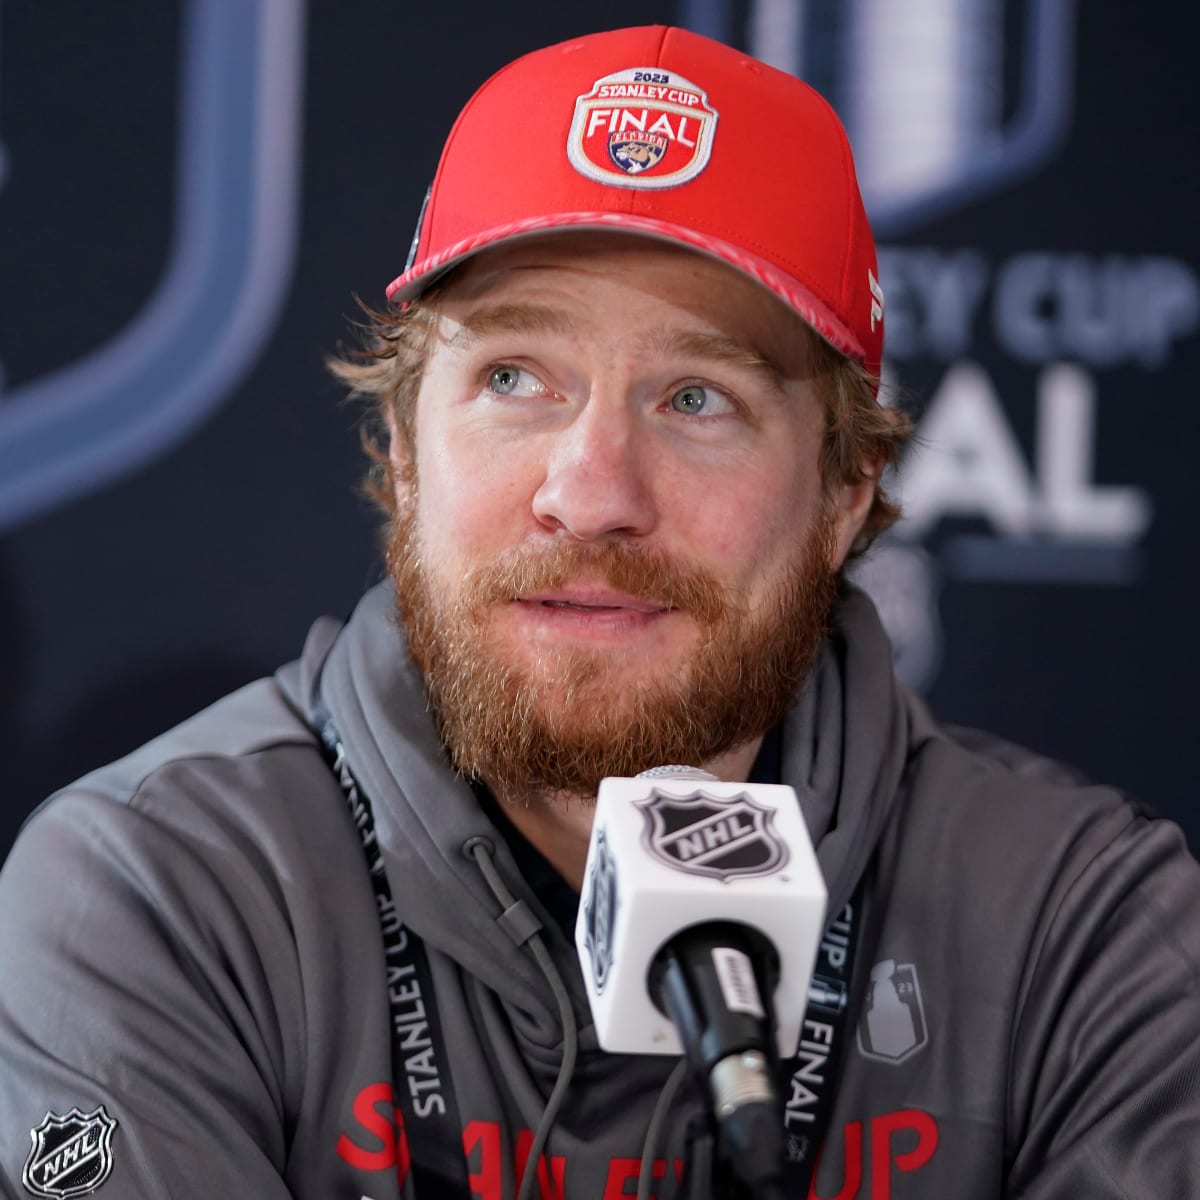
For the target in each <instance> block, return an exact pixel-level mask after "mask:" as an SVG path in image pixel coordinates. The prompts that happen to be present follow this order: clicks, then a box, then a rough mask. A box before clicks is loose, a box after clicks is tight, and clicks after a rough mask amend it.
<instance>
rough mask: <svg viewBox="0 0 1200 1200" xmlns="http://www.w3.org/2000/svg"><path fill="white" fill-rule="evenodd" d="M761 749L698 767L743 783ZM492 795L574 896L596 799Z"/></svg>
mask: <svg viewBox="0 0 1200 1200" xmlns="http://www.w3.org/2000/svg"><path fill="white" fill-rule="evenodd" d="M761 745H762V737H761V736H760V737H756V738H754V739H753V740H752V741H749V742H746V743H745V744H744V745H742V746H738V747H737V748H735V749H733V750H730V751H729V752H728V753H727V754H723V755H722V756H721V757H720V758H716V759H713V760H712V761H710V762H706V763H702V764H701V767H702V769H703V770H705V771H708V772H709V773H710V774H712V775H715V776H716V777H717V778H718V779H722V780H725V781H727V782H730V783H733V782H739V781H743V780H745V779H746V778H748V777H749V775H750V769H751V768H752V767H753V766H754V760H755V758H756V757H757V756H758V750H759V747H760V746H761ZM492 795H493V796H495V797H496V801H497V803H499V804H501V805H503V806H504V814H505V816H507V817H508V819H509V820H510V821H511V822H512V823H513V825H514V826H515V827H516V829H517V830H518V831H519V832H520V834H521V836H522V837H524V838H525V840H526V841H528V842H529V844H530V845H531V846H533V847H534V848H535V849H536V850H537V851H538V852H539V853H540V854H541V855H542V856H543V857H544V858H545V859H546V861H547V862H549V863H550V865H551V866H552V867H553V868H554V869H555V870H556V871H557V872H558V873H559V874H560V875H561V876H562V877H563V879H565V880H566V881H567V883H569V884H570V885H571V887H573V888H574V889H575V891H577V892H578V891H580V890H581V889H582V887H583V868H584V865H585V864H586V862H587V852H588V842H589V841H590V840H591V836H592V819H593V817H594V816H595V812H596V797H595V796H594V795H589V796H579V795H572V794H570V793H567V792H551V793H546V792H501V791H497V790H496V789H495V788H493V789H492Z"/></svg>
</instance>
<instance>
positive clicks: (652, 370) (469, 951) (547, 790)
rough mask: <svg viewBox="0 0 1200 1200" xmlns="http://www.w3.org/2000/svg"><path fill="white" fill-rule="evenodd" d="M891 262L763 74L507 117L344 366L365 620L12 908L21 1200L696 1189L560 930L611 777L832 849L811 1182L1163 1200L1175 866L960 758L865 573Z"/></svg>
mask: <svg viewBox="0 0 1200 1200" xmlns="http://www.w3.org/2000/svg"><path fill="white" fill-rule="evenodd" d="M514 146H517V147H519V152H514V151H513V149H512V147H514ZM875 269H876V268H875V258H874V248H873V244H872V240H871V235H870V230H869V228H868V226H867V223H866V219H865V216H864V215H863V210H862V205H861V201H860V199H859V195H858V190H857V186H856V184H855V181H854V173H853V166H852V163H851V159H850V154H849V149H848V147H847V145H846V141H845V136H844V133H843V132H842V130H841V127H840V126H839V125H838V123H837V121H836V119H835V118H834V116H833V115H832V112H831V111H830V110H829V108H828V107H827V106H826V105H825V104H824V102H823V101H821V100H820V99H819V97H817V96H816V95H815V94H814V93H813V92H811V90H809V89H808V88H807V87H805V86H804V85H803V84H801V83H799V82H797V81H795V80H793V79H790V78H788V77H786V76H784V75H781V74H779V73H778V72H775V71H773V70H772V69H771V68H769V67H766V66H764V65H762V64H760V63H757V62H755V61H753V60H751V59H749V58H746V57H745V56H744V55H742V54H740V53H737V52H734V51H732V50H729V49H728V48H725V47H722V46H719V45H717V44H715V43H712V42H709V41H707V40H706V39H703V38H699V37H696V36H694V35H691V34H688V33H685V32H682V31H679V30H667V29H661V28H653V29H637V30H625V31H618V32H614V33H606V34H600V35H597V36H595V37H590V38H584V39H580V40H578V41H575V42H570V43H566V44H564V45H561V46H555V47H551V48H549V49H547V50H544V51H541V52H539V53H537V54H534V55H531V56H528V57H527V58H524V59H522V60H519V61H518V62H517V63H515V64H512V65H511V66H509V67H508V68H506V69H505V70H503V71H501V72H500V73H499V74H498V75H497V76H495V77H494V78H493V79H492V80H490V81H489V82H488V83H487V84H485V85H484V87H483V88H482V89H481V90H480V92H479V93H478V94H477V95H476V97H475V98H474V99H473V100H472V102H471V103H470V104H469V105H468V106H467V108H466V109H465V110H464V112H463V115H462V116H461V117H460V119H459V122H458V124H457V125H456V126H455V128H454V130H453V132H452V133H451V135H450V139H449V141H448V143H447V146H446V150H445V153H444V155H443V159H442V162H441V164H440V166H439V169H438V174H437V177H436V179H435V181H434V185H433V188H432V189H431V192H430V195H429V197H428V200H427V203H426V207H425V210H424V212H423V214H422V220H421V224H420V227H419V230H418V236H417V238H416V240H415V242H414V246H413V249H412V252H411V255H410V260H409V263H408V265H407V267H406V269H405V270H404V271H403V272H402V273H401V275H400V276H399V277H398V278H397V279H396V281H395V282H394V283H393V284H392V286H391V288H390V289H389V299H390V300H391V302H392V307H391V308H389V309H387V310H386V311H382V312H378V313H375V314H374V315H373V316H372V318H371V320H370V324H369V326H368V329H367V333H366V338H365V347H364V350H363V352H362V354H361V355H359V356H357V357H354V358H352V359H351V360H349V361H346V362H343V363H341V364H339V365H338V366H337V370H338V371H339V372H340V373H341V374H342V376H343V377H344V378H345V379H346V380H347V381H348V382H349V383H350V385H351V386H352V388H353V389H354V390H355V391H357V392H358V393H360V394H362V395H364V396H367V397H369V398H370V399H371V401H372V402H373V403H374V404H375V405H376V406H377V413H378V417H379V428H380V440H378V441H377V442H375V443H374V444H373V447H372V452H373V455H374V458H375V466H374V469H373V473H372V477H371V486H372V490H373V492H374V494H375V495H376V497H377V498H378V499H379V500H380V501H381V502H382V503H383V504H384V506H385V508H386V509H387V512H388V525H387V562H388V566H389V580H388V581H387V582H386V583H385V584H382V585H380V586H379V587H377V588H376V589H374V590H373V591H371V592H370V593H368V595H367V596H366V598H365V599H364V600H363V602H362V604H361V605H360V607H359V608H358V610H357V611H356V612H355V613H354V615H353V616H352V617H351V619H350V621H349V622H348V623H347V624H346V626H345V627H344V628H339V627H338V626H337V625H336V624H335V623H333V622H329V621H323V622H320V623H318V625H317V626H316V627H315V628H314V630H313V633H312V635H311V637H310V639H309V642H308V645H307V646H306V647H305V650H304V653H303V656H302V657H301V659H300V661H299V662H298V663H296V664H293V665H292V666H289V667H287V668H284V669H283V670H282V671H281V672H280V673H279V674H278V676H277V677H276V678H274V679H272V680H266V681H262V682H260V683H257V684H254V685H251V686H250V687H248V688H246V689H244V690H243V691H241V692H239V693H237V694H235V695H234V696H232V697H229V698H228V699H226V700H225V701H223V702H221V703H220V704H218V705H216V706H215V707H214V708H213V709H211V710H209V711H208V712H206V713H203V714H201V715H200V716H198V717H196V718H194V719H193V720H192V721H190V722H188V723H187V724H185V725H184V726H182V727H180V728H179V729H177V730H174V731H172V732H171V733H169V734H167V735H165V736H164V737H163V738H161V739H159V740H158V741H156V742H154V743H151V744H150V745H148V746H146V747H144V748H143V749H142V750H140V751H138V752H136V753H135V754H133V755H132V756H130V757H129V758H127V759H125V760H123V761H122V762H120V763H117V764H115V765H113V766H110V767H108V768H105V769H103V770H101V771H98V772H96V773H94V774H93V775H90V776H88V777H87V778H85V779H84V780H82V781H80V782H79V783H78V784H76V785H74V786H73V787H71V788H68V789H67V790H66V791H65V792H64V793H63V794H62V795H60V796H58V797H57V798H55V799H54V801H53V802H52V803H50V804H48V805H47V806H45V807H44V808H43V809H42V810H41V812H40V813H39V814H38V815H37V816H36V817H35V818H34V819H33V820H32V821H31V822H30V824H29V825H28V826H27V828H26V829H25V831H24V833H23V834H22V837H21V839H20V840H19V842H18V845H17V847H16V849H15V851H14V853H13V855H12V857H11V859H10V861H9V863H8V864H7V865H6V867H5V870H4V872H3V875H0V964H2V970H3V976H2V978H3V981H4V982H3V987H2V988H0V1062H3V1071H0V1114H2V1115H3V1123H2V1125H0V1191H2V1193H3V1195H5V1196H12V1197H16V1196H21V1195H26V1194H32V1195H35V1196H53V1197H66V1196H74V1195H83V1194H88V1193H90V1192H92V1191H96V1190H99V1189H103V1188H107V1189H108V1192H109V1193H110V1194H112V1195H120V1196H152V1195H153V1196H160V1195H171V1196H226V1195H247V1196H255V1197H285V1196H295V1197H314V1198H315V1197H322V1198H327V1197H334V1196H336V1197H350V1198H358V1197H371V1198H373V1200H381V1198H383V1197H387V1196H395V1195H398V1194H400V1193H401V1192H403V1193H404V1194H415V1195H418V1196H430V1195H432V1196H449V1195H467V1194H474V1195H478V1196H483V1197H489V1198H490V1197H501V1196H506V1197H507V1196H512V1195H514V1194H516V1192H517V1189H518V1186H519V1184H520V1182H521V1181H524V1184H525V1194H526V1195H539V1194H540V1195H543V1196H546V1197H550V1196H557V1195H566V1196H570V1197H576V1196H577V1197H601V1196H603V1197H615V1196H621V1195H629V1194H632V1191H633V1188H634V1187H635V1182H634V1181H635V1180H636V1179H637V1177H638V1174H639V1167H640V1163H641V1160H643V1159H644V1161H645V1171H644V1180H643V1187H644V1189H646V1190H648V1191H651V1192H652V1193H653V1194H655V1195H657V1196H660V1197H669V1196H679V1195H685V1194H690V1195H707V1194H720V1193H721V1192H722V1190H723V1189H724V1188H725V1187H726V1186H727V1183H728V1181H727V1180H725V1179H724V1178H723V1162H722V1158H721V1154H720V1152H719V1151H718V1152H716V1153H715V1154H714V1152H713V1146H712V1140H711V1137H710V1134H709V1126H708V1121H707V1118H706V1115H705V1112H704V1106H703V1103H702V1099H701V1096H700V1094H699V1092H698V1091H696V1090H695V1089H694V1088H689V1087H684V1088H683V1089H682V1090H681V1091H679V1092H678V1093H674V1094H673V1092H672V1090H671V1089H670V1088H668V1086H667V1084H668V1078H669V1077H670V1076H671V1073H672V1070H673V1068H674V1065H675V1064H674V1062H673V1061H672V1060H670V1059H667V1058H659V1057H634V1056H623V1055H610V1054H605V1053H603V1052H602V1051H600V1050H599V1048H598V1046H597V1043H596V1037H595V1032H594V1030H593V1028H592V1026H591V1023H590V1017H589V1013H588V1009H587V1002H586V998H585V995H584V991H583V984H582V979H581V975H580V970H579V966H578V963H577V960H576V956H575V953H574V950H573V947H572V945H571V941H570V930H571V927H572V924H573V920H574V907H575V902H576V893H577V891H578V888H579V886H580V883H581V879H582V874H583V865H584V856H585V853H586V847H587V842H588V837H589V832H590V827H591V818H592V807H591V805H592V800H593V798H594V795H595V790H596V787H597V784H598V783H599V781H600V779H601V778H602V777H604V776H605V775H632V774H635V773H637V772H638V771H641V770H643V769H645V768H648V767H653V766H657V765H661V764H664V763H671V762H681V763H691V764H693V765H695V766H699V767H703V768H704V769H706V770H708V771H710V772H712V773H713V774H715V775H717V776H719V777H720V778H722V779H727V780H747V779H756V780H761V781H768V782H780V781H781V782H785V783H788V784H791V785H792V786H793V787H794V788H795V789H796V792H797V795H798V800H799V804H800V806H801V809H802V811H803V815H804V818H805V820H806V822H807V824H808V826H809V829H810V831H811V833H812V836H813V840H814V842H815V843H816V844H817V847H818V855H819V860H820V863H821V866H822V870H823V872H824V875H825V878H826V882H827V884H828V888H829V894H830V906H829V916H830V921H831V926H830V932H829V935H828V937H827V939H826V944H825V946H824V947H823V950H822V955H823V959H822V961H824V962H827V964H828V965H831V966H832V967H837V968H839V969H843V970H844V972H845V978H846V980H847V983H848V997H849V1001H848V1004H847V1006H846V1009H845V1012H844V1015H843V1017H842V1019H841V1022H840V1023H838V1022H836V1021H834V1020H832V1019H831V1020H830V1021H829V1022H828V1023H823V1022H817V1023H815V1024H814V1025H812V1026H809V1027H808V1028H809V1030H810V1034H811V1033H812V1031H814V1030H816V1029H821V1030H828V1031H829V1032H828V1033H827V1034H822V1035H821V1036H822V1038H825V1039H827V1041H824V1042H822V1041H820V1040H818V1041H816V1042H813V1041H812V1037H811V1036H810V1039H809V1040H810V1043H811V1044H810V1045H809V1048H808V1050H807V1051H806V1052H805V1056H803V1057H802V1058H800V1059H798V1060H796V1061H795V1062H793V1063H789V1064H784V1065H783V1067H782V1068H781V1085H782V1093H783V1100H784V1101H785V1103H786V1113H785V1119H786V1130H787V1135H788V1140H787V1145H788V1158H789V1168H788V1169H789V1172H791V1173H790V1174H789V1176H788V1181H789V1187H790V1188H791V1189H792V1194H797V1195H805V1194H809V1195H813V1196H821V1197H827V1198H828V1197H833V1196H837V1197H839V1198H841V1200H849V1198H851V1197H867V1196H870V1197H872V1200H882V1198H885V1197H895V1198H896V1200H901V1198H903V1197H917V1196H938V1197H951V1196H962V1197H971V1198H972V1200H982V1198H986V1197H999V1196H1017V1195H1020V1196H1027V1197H1038V1198H1050V1197H1056V1198H1057V1197H1078V1196H1088V1197H1103V1196H1111V1197H1130V1196H1150V1195H1153V1196H1185V1195H1189V1194H1191V1191H1192V1189H1193V1185H1194V1181H1195V1180H1196V1179H1200V1115H1198V1114H1200V1070H1198V1068H1200V1037H1198V1036H1197V1035H1198V1034H1200V968H1198V964H1200V920H1198V919H1197V918H1198V917H1200V872H1198V871H1197V868H1196V865H1195V864H1194V863H1193V862H1192V860H1191V859H1190V858H1189V857H1188V855H1187V853H1186V851H1185V849H1184V848H1183V845H1182V839H1181V837H1180V835H1179V832H1178V831H1177V830H1176V829H1175V828H1174V827H1172V826H1171V825H1169V824H1168V823H1166V822H1161V821H1155V820H1152V819H1151V818H1150V817H1149V816H1148V815H1147V814H1145V813H1144V812H1142V811H1141V810H1140V809H1138V808H1137V807H1136V806H1135V805H1133V804H1131V803H1130V802H1129V801H1127V800H1126V799H1124V798H1122V797H1121V796H1119V795H1117V794H1115V793H1113V792H1110V791H1106V790H1103V789H1098V788H1086V787H1078V786H1074V785H1072V784H1071V782H1070V781H1069V779H1068V777H1067V773H1066V772H1064V771H1062V770H1061V769H1059V768H1056V767H1055V766H1053V765H1052V764H1049V763H1046V762H1044V761H1042V760H1039V759H1036V758H1035V757H1033V756H1031V755H1028V754H1025V753H1023V752H1020V751H1017V750H1015V749H1013V748H1012V747H1009V746H1006V745H1002V744H999V743H993V742H991V741H989V740H988V739H986V738H984V737H982V736H980V735H967V734H963V733H956V732H953V731H949V730H947V729H946V728H944V727H942V726H939V725H938V724H937V723H936V722H935V721H934V720H933V719H932V718H931V717H930V716H929V714H928V713H927V712H926V711H925V709H924V708H923V706H922V705H921V704H920V702H919V701H918V700H917V699H915V698H914V697H913V696H911V695H909V694H908V693H907V692H905V691H904V690H903V689H902V688H901V687H900V686H899V685H898V684H897V683H896V682H895V680H894V678H893V676H892V673H891V667H890V655H889V647H888V644H887V640H886V637H885V636H884V634H883V632H882V630H881V628H880V626H879V623H878V620H877V618H876V616H875V614H874V612H873V610H872V608H871V606H870V604H869V602H868V601H867V600H866V598H865V597H864V596H862V595H861V594H860V593H858V592H856V591H854V590H853V589H852V588H850V587H848V586H846V585H845V584H844V583H843V581H842V570H843V568H844V566H845V564H846V562H847V560H848V559H849V558H851V557H852V556H853V555H855V554H857V553H861V552H862V551H863V550H864V549H865V548H866V547H867V545H868V544H869V542H870V540H871V538H872V537H873V536H874V535H875V534H876V533H878V532H879V531H880V530H881V529H883V528H885V527H886V526H887V524H888V523H889V522H890V521H891V520H892V519H894V516H895V509H894V508H893V507H892V506H891V505H890V503H889V502H888V501H887V500H886V498H885V497H884V496H883V495H882V493H881V491H880V488H879V479H880V475H881V473H882V471H883V469H884V468H885V467H886V466H887V465H888V464H889V463H891V462H892V461H894V459H895V456H896V454H897V452H898V449H899V447H900V445H901V444H902V442H903V439H904V436H905V433H906V429H905V424H904V421H903V419H902V418H901V417H900V416H899V415H897V414H895V413H892V412H890V411H889V410H888V409H887V408H885V407H883V406H882V405H880V404H879V402H878V400H877V398H876V388H877V383H876V380H877V373H878V367H879V359H880V354H881V348H882V337H883V312H884V305H883V298H882V293H881V291H880V289H879V285H878V282H877V280H876V275H875ZM364 852H365V854H364ZM835 1007H836V1006H835ZM835 1043H836V1045H835ZM652 1117H654V1118H655V1119H654V1120H653V1121H652ZM648 1130H649V1131H648ZM817 1160H819V1163H818V1164H817V1167H816V1173H815V1178H814V1180H813V1182H812V1184H811V1191H809V1189H808V1185H807V1183H806V1179H807V1173H808V1172H810V1171H811V1170H812V1169H813V1166H814V1162H816V1161H817Z"/></svg>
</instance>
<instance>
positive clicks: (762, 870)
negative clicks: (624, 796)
mask: <svg viewBox="0 0 1200 1200" xmlns="http://www.w3.org/2000/svg"><path fill="white" fill-rule="evenodd" d="M638 807H639V808H640V809H641V810H642V815H643V817H644V819H645V822H646V825H645V835H644V837H645V845H646V848H647V849H648V850H649V851H650V853H651V854H653V855H654V856H655V857H656V858H658V859H659V860H660V861H661V862H663V863H665V864H666V865H667V866H669V867H674V868H675V869H676V870H678V871H685V872H687V873H688V874H689V875H703V876H707V877H708V878H711V879H719V880H721V882H722V883H728V882H729V881H730V880H731V879H736V878H739V877H753V876H757V875H770V874H773V873H774V872H775V871H778V870H780V868H782V867H783V866H784V865H785V864H786V863H787V860H788V851H787V846H786V845H785V843H784V841H783V839H782V838H781V837H780V836H779V834H778V833H776V831H775V829H774V826H773V823H772V822H773V818H774V816H775V811H774V809H770V808H766V807H764V806H763V805H761V804H758V803H756V802H755V801H754V800H753V799H751V797H750V796H748V795H747V794H746V793H745V792H742V793H740V794H738V795H736V796H733V797H730V798H727V799H722V798H720V797H717V796H710V795H708V794H706V793H705V792H704V791H703V789H701V790H699V791H696V792H693V793H692V794H691V795H690V796H683V797H680V796H672V795H668V794H666V793H664V792H660V791H658V790H657V789H655V790H654V791H652V792H651V793H650V795H649V796H648V797H647V798H646V799H645V800H642V801H639V802H638Z"/></svg>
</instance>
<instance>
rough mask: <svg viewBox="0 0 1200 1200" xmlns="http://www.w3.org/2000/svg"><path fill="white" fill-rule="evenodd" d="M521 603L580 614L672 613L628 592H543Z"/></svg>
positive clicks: (522, 599)
mask: <svg viewBox="0 0 1200 1200" xmlns="http://www.w3.org/2000/svg"><path fill="white" fill-rule="evenodd" d="M516 600H517V602H518V603H520V604H537V605H541V606H542V607H543V608H551V609H567V610H574V611H578V612H630V613H642V614H646V615H653V614H656V613H662V612H668V611H670V610H669V608H668V606H667V605H665V604H656V603H655V602H654V601H652V600H642V599H639V598H638V597H636V596H630V595H628V594H626V593H624V592H613V591H609V590H607V589H603V590H600V589H586V590H583V589H561V590H556V591H553V592H539V593H537V594H535V595H532V596H518V597H516Z"/></svg>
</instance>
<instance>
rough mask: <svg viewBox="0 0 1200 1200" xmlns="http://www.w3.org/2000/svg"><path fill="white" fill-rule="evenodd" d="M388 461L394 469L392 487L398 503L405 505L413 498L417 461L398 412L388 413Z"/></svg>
mask: <svg viewBox="0 0 1200 1200" xmlns="http://www.w3.org/2000/svg"><path fill="white" fill-rule="evenodd" d="M387 427H388V462H389V464H390V465H391V469H392V488H393V489H394V491H395V495H396V504H397V505H398V506H403V505H404V503H405V502H406V501H408V500H410V499H411V498H412V492H413V485H414V483H415V481H416V476H417V472H416V463H415V462H414V461H413V456H412V450H411V448H410V447H409V444H408V439H407V438H406V437H405V436H404V434H403V432H402V431H401V429H400V427H399V425H398V424H397V423H396V414H395V413H394V412H389V413H388V419H387Z"/></svg>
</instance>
